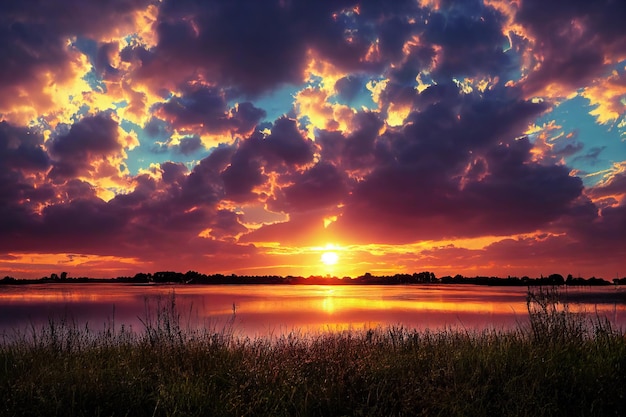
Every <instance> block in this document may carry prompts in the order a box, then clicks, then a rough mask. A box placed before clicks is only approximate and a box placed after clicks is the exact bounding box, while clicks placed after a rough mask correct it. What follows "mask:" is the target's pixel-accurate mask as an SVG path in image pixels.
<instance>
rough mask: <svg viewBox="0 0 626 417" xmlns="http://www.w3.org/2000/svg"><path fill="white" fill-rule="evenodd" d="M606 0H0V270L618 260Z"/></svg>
mask: <svg viewBox="0 0 626 417" xmlns="http://www.w3.org/2000/svg"><path fill="white" fill-rule="evenodd" d="M624 22H626V3H625V2H623V1H621V0H594V1H588V0H551V1H549V2H546V1H544V0H484V1H483V2H481V1H474V0H419V1H418V0H397V1H388V2H382V1H377V0H360V1H358V0H336V1H319V0H264V1H250V0H224V1H219V0H162V1H154V0H112V1H106V2H104V1H97V0H45V1H43V0H21V1H3V2H1V3H0V62H2V65H1V66H0V275H2V276H4V275H10V276H13V277H19V278H38V277H42V276H45V275H49V274H50V273H52V272H54V273H57V274H58V273H60V272H61V271H65V272H68V275H69V276H75V277H77V276H91V277H116V276H129V275H131V276H132V275H134V274H136V273H138V272H154V271H163V270H172V271H180V272H185V271H188V270H195V271H199V272H202V273H207V274H213V273H223V274H232V273H234V274H240V275H282V276H287V275H302V276H309V275H334V276H340V277H341V276H353V277H354V276H358V275H361V274H364V273H366V272H370V273H372V274H376V275H388V274H396V273H413V272H421V271H431V272H434V273H435V274H436V275H437V276H443V275H456V274H462V275H465V276H476V275H489V276H494V275H495V276H502V277H506V276H509V275H510V276H524V275H527V276H531V277H538V276H540V275H549V274H552V273H560V274H562V275H566V274H572V275H573V276H582V277H591V276H596V277H605V278H607V279H612V278H615V277H618V276H619V277H622V276H626V261H624V259H626V198H625V195H626V26H625V25H624Z"/></svg>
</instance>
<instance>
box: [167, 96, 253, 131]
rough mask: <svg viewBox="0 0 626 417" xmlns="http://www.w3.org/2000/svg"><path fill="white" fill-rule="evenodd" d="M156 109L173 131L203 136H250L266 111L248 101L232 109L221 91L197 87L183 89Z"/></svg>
mask: <svg viewBox="0 0 626 417" xmlns="http://www.w3.org/2000/svg"><path fill="white" fill-rule="evenodd" d="M155 110H156V111H157V114H160V115H161V116H162V117H163V118H164V119H166V120H167V121H168V122H169V124H170V125H171V126H172V127H174V128H177V129H180V128H183V129H184V128H188V129H193V130H197V131H199V132H206V133H229V132H232V133H236V134H239V135H245V134H249V133H250V132H251V131H252V129H253V128H254V127H255V126H256V124H257V123H258V122H259V121H260V120H261V118H263V117H265V111H264V110H262V109H259V108H257V107H255V106H254V105H253V104H252V103H250V102H244V103H241V104H239V105H238V106H237V107H235V108H232V109H231V108H229V107H228V104H227V96H226V93H225V92H224V91H223V90H221V89H218V88H211V87H206V86H196V85H188V86H186V87H185V88H184V89H183V91H182V95H181V96H180V97H173V98H171V99H170V100H168V101H167V102H165V103H163V104H159V105H157V106H156V108H155Z"/></svg>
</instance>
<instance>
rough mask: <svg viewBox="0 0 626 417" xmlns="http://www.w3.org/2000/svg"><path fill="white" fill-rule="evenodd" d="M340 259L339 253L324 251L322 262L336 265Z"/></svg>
mask: <svg viewBox="0 0 626 417" xmlns="http://www.w3.org/2000/svg"><path fill="white" fill-rule="evenodd" d="M337 261H339V255H337V253H336V252H324V253H322V263H324V264H325V265H335V264H336V263H337Z"/></svg>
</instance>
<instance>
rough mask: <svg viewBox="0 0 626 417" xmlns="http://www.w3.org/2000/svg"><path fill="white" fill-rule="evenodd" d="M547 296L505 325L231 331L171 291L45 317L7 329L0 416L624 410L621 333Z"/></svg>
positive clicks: (625, 343) (0, 362)
mask: <svg viewBox="0 0 626 417" xmlns="http://www.w3.org/2000/svg"><path fill="white" fill-rule="evenodd" d="M542 291H543V290H542ZM554 295H555V294H553V293H550V292H535V293H529V296H528V310H529V315H530V320H529V324H528V325H520V326H519V327H518V328H517V329H515V330H513V331H496V330H491V331H483V332H461V331H455V330H449V329H448V330H441V331H423V332H420V331H416V330H412V329H407V328H403V327H389V328H376V329H371V330H364V331H347V332H336V333H318V334H311V333H309V334H301V333H298V332H293V333H291V334H287V335H283V336H279V337H275V338H273V339H269V338H259V339H249V338H238V337H235V336H234V335H233V332H232V331H231V330H230V329H228V328H226V329H225V330H216V329H212V330H205V329H200V330H198V329H191V328H190V327H189V326H186V325H184V323H182V322H183V321H184V320H182V319H181V316H180V315H179V314H178V311H177V308H176V305H175V297H172V298H171V300H167V301H165V302H163V303H160V304H159V303H158V304H157V307H156V308H151V309H148V310H147V312H146V315H145V317H144V318H143V319H142V320H143V325H144V327H145V328H144V329H142V331H140V332H135V331H133V330H132V329H128V328H124V327H116V326H115V325H114V324H111V325H108V326H106V327H105V328H104V329H102V330H100V331H92V330H91V329H89V328H87V327H79V326H77V325H76V324H74V323H72V322H71V321H67V320H60V321H51V322H49V323H48V324H47V325H46V326H43V327H41V328H37V329H31V330H30V331H28V332H24V333H21V334H20V333H15V334H12V335H5V336H4V340H3V342H2V344H1V345H0V390H1V392H2V395H1V396H0V398H2V400H0V415H2V416H27V415H28V416H31V415H47V416H56V415H59V416H120V415H121V416H258V415H267V416H344V415H351V416H420V415H421V416H493V415H500V416H570V415H571V416H609V415H617V416H620V415H626V405H625V403H626V401H625V398H624V391H625V388H624V387H626V340H625V338H624V334H623V332H621V331H616V330H615V329H613V328H612V327H611V325H610V323H609V322H607V321H604V320H600V319H596V320H591V321H590V320H588V319H586V318H585V317H584V316H581V315H578V314H575V313H572V312H570V311H569V309H568V308H567V306H566V305H563V304H562V303H561V302H560V300H559V299H558V298H556V299H555V298H550V297H553V296H554Z"/></svg>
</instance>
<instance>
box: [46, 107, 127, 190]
mask: <svg viewBox="0 0 626 417" xmlns="http://www.w3.org/2000/svg"><path fill="white" fill-rule="evenodd" d="M47 147H48V149H49V152H50V155H51V156H52V158H53V167H52V170H51V171H50V174H49V175H50V177H51V178H53V179H55V180H63V179H70V178H73V177H76V176H79V175H86V174H88V173H92V172H93V169H94V166H93V163H94V161H95V160H97V159H103V158H106V157H107V156H109V155H113V154H116V153H119V152H120V151H121V150H122V148H123V147H122V144H121V143H120V141H119V133H118V124H117V122H116V121H115V120H113V119H112V118H111V116H110V115H108V114H98V115H95V116H87V117H84V118H82V119H81V120H80V121H78V122H76V123H75V124H73V125H72V126H71V127H70V129H69V131H68V132H67V133H66V134H61V135H59V136H57V137H55V138H54V139H52V140H51V141H50V143H49V144H47Z"/></svg>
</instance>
